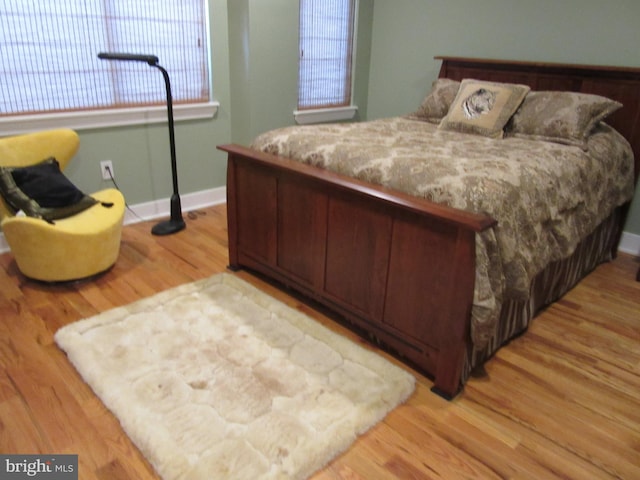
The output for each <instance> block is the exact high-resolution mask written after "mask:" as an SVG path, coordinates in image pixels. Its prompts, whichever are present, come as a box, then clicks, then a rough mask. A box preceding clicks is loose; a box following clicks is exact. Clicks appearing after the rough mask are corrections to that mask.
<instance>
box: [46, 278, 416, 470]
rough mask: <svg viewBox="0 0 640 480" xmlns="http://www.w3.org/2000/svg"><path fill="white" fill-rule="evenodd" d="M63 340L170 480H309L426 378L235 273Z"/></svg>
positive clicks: (68, 330)
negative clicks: (394, 363) (374, 351)
mask: <svg viewBox="0 0 640 480" xmlns="http://www.w3.org/2000/svg"><path fill="white" fill-rule="evenodd" d="M55 339H56V342H57V344H58V345H59V346H60V348H62V349H63V350H64V351H65V352H66V353H67V355H68V357H69V359H70V360H71V362H72V363H73V365H74V366H75V368H76V369H77V370H78V372H80V374H81V375H82V377H83V378H84V379H85V381H86V382H87V383H88V384H89V385H90V386H91V388H92V389H93V390H94V392H95V393H96V395H98V396H99V397H100V399H101V400H102V401H103V402H104V404H105V405H106V406H107V407H108V408H109V409H110V410H111V411H112V412H113V413H114V415H115V416H116V417H117V418H118V419H119V420H120V423H121V424H122V426H123V428H124V430H125V431H126V432H127V434H128V435H129V437H130V438H131V439H132V440H133V442H134V443H135V444H136V445H137V446H138V448H139V449H140V450H141V451H142V453H143V454H144V455H145V457H146V458H147V459H148V460H149V461H150V462H151V464H152V465H153V466H154V468H155V469H156V470H157V472H158V474H159V475H160V476H162V478H164V479H166V480H169V479H190V480H191V479H203V480H213V479H225V480H238V479H247V480H258V479H285V478H293V479H302V478H307V477H309V476H310V475H311V474H312V473H314V472H315V471H317V470H318V469H321V468H322V467H323V466H324V465H326V464H327V463H328V462H329V461H330V460H331V459H332V458H334V457H335V456H337V455H338V454H339V453H340V452H343V451H344V450H346V449H347V448H348V447H349V446H350V445H351V443H352V442H353V441H354V440H355V439H356V437H357V436H358V435H359V434H362V433H363V432H365V431H366V430H367V429H369V428H370V427H372V426H373V425H375V424H376V423H377V422H379V421H380V420H382V419H383V418H384V416H385V415H386V414H387V413H388V412H389V411H391V410H392V409H393V408H395V407H396V406H397V405H398V404H400V403H402V402H403V401H404V400H405V399H407V398H408V397H409V395H410V394H411V393H412V392H413V389H414V386H415V379H414V377H413V376H412V375H410V374H409V373H408V372H406V371H404V370H403V369H401V368H399V367H397V366H395V365H393V364H392V363H390V362H389V361H387V360H386V359H384V358H382V357H381V356H379V355H376V354H375V353H373V352H370V351H367V350H365V349H363V348H362V347H360V346H358V345H356V344H354V343H353V342H351V341H350V340H348V339H347V338H345V337H342V336H340V335H337V334H335V333H333V332H331V331H330V330H328V329H326V328H325V327H323V326H322V325H320V324H319V323H318V322H316V321H314V320H312V319H310V318H309V317H307V316H305V315H303V314H302V313H301V312H298V311H297V310H295V309H292V308H290V307H288V306H287V305H284V304H283V303H281V302H279V301H277V300H275V299H273V298H272V297H270V296H268V295H266V294H265V293H263V292H261V291H260V290H258V289H257V288H255V287H253V286H252V285H250V284H248V283H247V282H245V281H243V280H241V279H238V278H236V277H234V276H233V275H231V274H226V273H224V274H219V275H215V276H213V277H211V278H208V279H206V280H201V281H198V282H194V283H190V284H187V285H182V286H180V287H177V288H174V289H171V290H168V291H166V292H162V293H160V294H158V295H155V296H153V297H149V298H146V299H144V300H141V301H138V302H135V303H133V304H131V305H128V306H126V307H122V308H116V309H113V310H110V311H107V312H104V313H102V314H100V315H97V316H95V317H92V318H89V319H86V320H82V321H79V322H76V323H73V324H71V325H68V326H66V327H64V328H62V329H60V330H59V331H58V332H57V333H56V336H55Z"/></svg>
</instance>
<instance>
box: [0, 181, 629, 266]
mask: <svg viewBox="0 0 640 480" xmlns="http://www.w3.org/2000/svg"><path fill="white" fill-rule="evenodd" d="M226 201H227V189H226V187H218V188H212V189H210V190H202V191H200V192H194V193H188V194H186V195H181V196H180V203H181V204H182V210H183V211H185V212H188V211H190V210H197V209H198V208H204V207H209V206H212V205H219V204H220V203H224V202H226ZM169 202H170V200H169V199H168V198H166V199H162V200H156V201H154V202H146V203H139V204H137V205H130V206H129V209H127V211H126V212H125V216H124V224H125V225H129V224H131V223H138V222H143V221H147V220H155V219H157V218H161V217H166V216H168V215H169V214H170V210H169V208H170V207H169V205H170V203H169ZM618 250H619V251H620V252H624V253H628V254H630V255H635V256H637V257H640V235H636V234H635V233H629V232H623V233H622V238H621V239H620V244H619V245H618ZM8 251H9V245H8V244H7V242H6V240H5V239H4V235H3V234H2V233H0V253H5V252H8Z"/></svg>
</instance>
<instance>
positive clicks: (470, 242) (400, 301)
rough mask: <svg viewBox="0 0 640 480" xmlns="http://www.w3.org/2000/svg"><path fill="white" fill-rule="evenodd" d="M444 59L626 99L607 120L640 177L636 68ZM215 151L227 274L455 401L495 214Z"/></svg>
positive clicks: (456, 71)
mask: <svg viewBox="0 0 640 480" xmlns="http://www.w3.org/2000/svg"><path fill="white" fill-rule="evenodd" d="M436 58H437V59H438V60H442V67H441V70H440V77H447V78H452V79H455V80H461V79H463V78H475V79H482V80H490V81H498V82H511V83H524V84H528V85H530V86H531V88H532V89H533V90H571V91H580V92H585V93H595V94H599V95H604V96H607V97H609V98H612V99H615V100H618V101H620V102H622V103H623V104H624V108H623V109H621V110H620V111H618V112H617V113H616V114H614V115H613V116H612V117H610V119H609V120H608V122H609V123H610V124H611V125H613V126H614V127H616V128H617V129H618V130H619V131H620V132H621V133H622V134H623V135H624V136H625V137H626V138H627V139H628V140H629V141H630V143H631V145H632V147H633V149H634V151H635V154H636V168H635V172H636V173H635V174H636V178H637V175H638V172H639V171H640V69H636V68H617V67H592V66H582V65H560V64H547V63H532V62H512V61H502V60H478V59H465V58H451V57H436ZM218 148H220V149H221V150H224V151H226V152H228V167H227V168H228V170H227V209H228V227H229V263H230V265H229V267H230V268H232V269H239V268H248V269H250V270H253V271H255V272H258V273H260V274H262V275H265V276H267V277H268V278H270V279H273V280H276V281H277V282H279V283H281V284H283V285H285V286H287V287H289V288H292V289H294V290H296V291H298V292H300V293H302V294H303V295H305V296H307V297H309V298H310V299H313V300H315V301H317V302H319V303H320V304H322V305H323V306H325V307H328V308H329V309H330V310H331V311H332V312H334V313H336V314H338V315H339V316H341V317H343V318H344V319H346V320H348V322H349V323H350V324H352V325H353V326H355V327H356V329H357V330H358V331H360V332H366V333H368V334H370V335H372V336H373V337H374V338H375V339H376V340H377V341H380V342H381V343H382V345H384V346H385V347H386V348H389V349H390V350H391V351H392V352H394V353H395V354H397V355H398V357H399V358H401V359H402V360H404V361H406V362H407V363H409V364H411V365H412V366H414V367H416V368H418V369H419V370H420V371H421V372H423V373H425V374H427V375H429V376H430V377H432V378H433V379H434V388H433V390H434V391H435V392H437V393H439V394H441V395H443V396H444V397H446V398H452V397H454V396H455V395H456V394H457V393H458V392H459V391H460V388H461V386H462V381H463V378H462V375H463V364H464V362H465V356H466V354H467V351H468V348H469V342H470V339H469V330H470V312H471V306H472V300H473V291H474V278H475V236H476V233H478V232H482V231H483V230H485V229H487V228H490V227H491V226H492V225H494V223H495V221H494V219H492V218H490V217H488V216H483V215H476V214H472V213H468V212H464V211H460V210H456V209H453V208H448V207H446V206H442V205H438V204H435V203H432V202H429V201H426V200H423V199H420V198H415V197H412V196H408V195H405V194H402V193H399V192H397V191H393V190H390V189H386V188H382V187H378V186H374V185H370V184H367V183H364V182H361V181H358V180H354V179H351V178H347V177H344V176H340V175H337V174H334V173H332V172H328V171H325V170H321V169H318V168H315V167H311V166H308V165H304V164H301V163H298V162H296V161H292V160H289V159H286V158H282V157H276V156H273V155H269V154H265V153H261V152H258V151H255V150H252V149H249V148H245V147H242V146H238V145H223V146H220V147H218ZM625 211H626V208H625ZM623 217H624V215H623ZM623 225H624V223H620V224H619V225H618V226H617V227H616V228H618V232H617V235H616V236H615V239H616V240H618V239H619V235H620V234H621V229H622V226H623ZM614 243H615V245H610V248H611V249H615V248H616V246H617V241H616V242H614Z"/></svg>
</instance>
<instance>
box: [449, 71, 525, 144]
mask: <svg viewBox="0 0 640 480" xmlns="http://www.w3.org/2000/svg"><path fill="white" fill-rule="evenodd" d="M529 90H530V88H529V87H528V86H527V85H518V84H514V83H497V82H485V81H480V80H473V79H469V78H467V79H464V80H462V82H461V84H460V89H459V90H458V93H457V95H456V98H455V100H454V101H453V103H452V104H451V108H449V112H448V113H447V115H446V116H445V117H444V118H443V119H442V121H441V122H440V125H439V126H438V128H440V129H442V130H453V131H456V132H462V133H474V134H476V135H483V136H485V137H490V138H502V136H503V133H504V132H503V128H504V126H505V125H506V123H507V122H508V121H509V119H510V118H511V116H512V115H513V114H514V112H515V111H516V110H517V109H518V107H519V106H520V104H521V103H522V101H523V100H524V98H525V96H526V95H527V93H528V92H529Z"/></svg>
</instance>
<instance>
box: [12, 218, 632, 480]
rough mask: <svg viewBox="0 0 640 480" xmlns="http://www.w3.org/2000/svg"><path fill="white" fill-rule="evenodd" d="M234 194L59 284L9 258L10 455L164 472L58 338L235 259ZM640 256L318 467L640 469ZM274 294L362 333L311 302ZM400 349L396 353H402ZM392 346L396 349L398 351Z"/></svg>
mask: <svg viewBox="0 0 640 480" xmlns="http://www.w3.org/2000/svg"><path fill="white" fill-rule="evenodd" d="M224 209H225V207H224V205H221V206H216V207H210V208H207V209H204V210H202V211H198V212H196V213H192V214H190V215H187V214H185V220H186V221H187V229H186V230H184V231H183V232H180V233H178V234H175V235H170V236H167V237H156V236H152V235H151V233H150V228H151V225H152V224H149V223H139V224H135V225H130V226H127V227H125V228H124V232H123V238H122V249H121V254H120V257H119V259H118V262H117V263H116V265H115V266H114V268H113V269H111V270H110V271H109V272H107V273H106V274H104V275H102V276H101V277H99V278H97V279H95V280H93V281H89V282H83V283H75V284H67V285H45V284H40V283H36V282H33V281H29V280H26V279H25V278H24V277H22V276H21V275H20V273H19V272H18V270H17V267H16V265H15V262H14V261H13V257H12V256H11V254H3V255H0V364H1V366H2V372H1V376H0V452H1V453H22V454H27V453H74V454H78V455H79V461H80V469H79V470H80V477H79V478H81V479H82V480H92V479H101V480H118V479H136V480H140V479H141V480H146V479H154V478H157V477H156V475H155V474H154V473H153V469H152V468H151V467H150V466H149V464H148V463H147V462H146V461H145V459H144V458H143V457H142V455H141V454H140V453H139V452H138V450H137V449H136V448H135V446H134V445H133V444H132V443H131V442H130V440H129V439H128V438H127V436H126V435H125V434H124V433H123V431H122V430H121V428H120V426H119V424H118V421H117V420H116V419H115V418H114V417H113V416H112V415H111V414H110V412H109V411H108V410H107V409H106V408H105V407H104V406H103V405H102V404H101V402H100V401H99V400H98V399H97V397H96V396H95V395H93V393H92V392H91V390H90V389H89V388H88V387H87V386H86V385H85V384H84V383H83V381H82V380H81V379H80V377H79V376H78V374H77V373H76V372H75V370H74V369H73V367H72V366H71V365H70V364H69V363H68V361H67V360H66V357H65V355H64V353H62V352H61V351H60V350H59V349H58V348H57V347H56V345H55V344H54V342H53V337H52V335H53V333H54V332H55V331H56V330H57V329H58V328H60V327H61V326H63V325H66V324H68V323H70V322H74V321H76V320H79V319H81V318H85V317H89V316H92V315H94V314H96V313H98V312H102V311H104V310H107V309H109V308H112V307H116V306H118V305H124V304H127V303H130V302H133V301H135V300H137V299H140V298H143V297H146V296H149V295H152V294H153V293H155V292H159V291H161V290H165V289H167V288H170V287H174V286H177V285H179V284H182V283H185V282H190V281H192V280H196V279H199V278H203V277H207V276H210V275H212V274H215V273H217V272H222V271H224V270H225V268H226V265H227V251H226V241H227V239H226V218H225V210H224ZM637 269H638V260H637V259H635V258H633V257H631V256H628V255H624V254H621V255H620V256H619V257H618V258H617V259H616V260H615V261H613V262H611V263H608V264H605V265H602V266H600V267H599V268H598V269H597V270H596V271H595V272H594V273H592V274H591V275H589V276H588V277H587V278H586V279H585V280H583V281H582V282H581V283H580V284H579V286H578V287H576V288H575V289H574V290H572V291H571V292H569V294H568V295H566V296H565V297H564V298H563V299H562V300H560V301H559V302H557V303H555V304H554V305H552V306H551V307H549V308H548V309H547V310H546V311H544V312H543V313H542V314H541V315H540V316H538V317H537V318H536V319H535V321H534V322H533V325H532V327H531V328H530V329H529V331H528V332H527V333H526V334H525V335H523V336H521V337H519V338H518V339H516V340H515V341H513V342H511V343H510V344H509V345H508V346H506V347H504V348H503V349H502V350H500V352H499V353H498V354H497V355H496V356H495V357H494V358H493V359H492V360H490V361H489V362H488V364H487V365H486V375H485V376H484V377H483V378H473V379H471V380H470V381H469V383H468V384H467V386H466V388H465V390H464V392H463V393H462V394H461V395H460V396H458V397H457V398H456V399H455V400H454V401H452V402H446V401H445V400H443V399H441V398H440V397H438V396H436V395H434V394H432V393H431V392H430V391H429V388H430V387H431V382H430V381H429V380H428V379H426V378H424V377H422V376H420V375H419V374H416V377H417V379H418V386H417V389H416V392H415V393H414V395H413V396H412V397H411V398H410V399H409V401H408V402H407V403H406V404H405V405H402V406H400V407H399V408H397V409H396V410H394V411H393V412H392V413H391V414H390V415H389V416H388V417H387V418H386V420H385V421H384V422H382V423H380V424H378V425H377V426H376V427H374V428H373V429H372V430H370V431H369V432H368V433H366V434H365V435H363V436H362V437H360V438H359V439H358V440H357V441H356V442H355V444H354V445H353V447H352V448H351V449H350V450H348V451H347V452H346V453H344V454H343V455H342V456H340V457H339V458H337V459H336V460H335V461H334V462H333V463H331V464H330V465H329V466H328V467H327V468H326V469H325V470H323V471H321V472H319V473H317V474H316V475H315V476H314V477H313V478H314V480H321V479H322V480H329V479H350V480H365V479H366V480H379V479H396V478H400V479H432V478H433V479H447V480H455V479H498V478H523V479H535V480H540V479H554V478H563V479H567V478H571V479H579V480H592V479H611V478H623V479H629V480H632V479H640V283H638V282H635V276H636V271H637ZM238 275H240V276H241V277H242V278H245V279H248V280H250V281H251V282H252V283H254V284H256V285H258V286H260V287H261V288H263V289H264V290H265V291H267V292H268V293H270V294H272V295H274V296H276V297H278V298H280V299H281V300H284V301H286V302H287V303H289V304H291V305H295V306H296V307H297V308H299V309H301V310H303V311H304V312H306V313H308V314H309V315H311V316H313V317H314V318H316V319H317V320H318V321H320V322H322V323H324V324H327V325H329V326H331V327H332V328H334V329H335V330H337V331H340V332H342V333H344V334H345V335H349V336H350V337H352V338H354V339H356V340H357V341H359V342H361V343H363V342H362V341H361V340H358V339H357V337H356V336H354V335H353V334H351V333H350V332H348V331H347V330H345V329H344V328H342V327H340V326H338V324H336V323H335V322H332V321H330V320H328V319H327V318H326V317H324V316H322V315H320V314H319V313H316V312H314V311H313V310H312V309H311V308H309V307H308V306H306V305H303V304H300V303H299V302H298V301H296V300H295V299H293V298H292V297H289V296H287V295H285V294H284V293H282V292H281V291H279V290H277V289H276V288H274V287H273V286H271V285H267V284H264V283H262V282H261V281H259V280H257V279H256V278H254V277H252V276H250V275H249V274H247V273H246V272H239V273H238ZM387 357H388V356H387ZM388 358H390V357H388Z"/></svg>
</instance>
